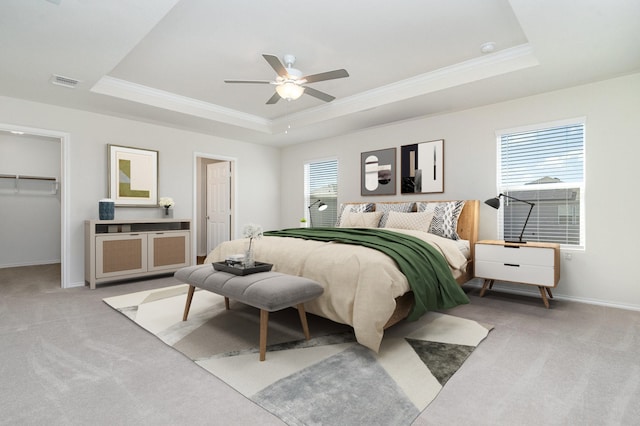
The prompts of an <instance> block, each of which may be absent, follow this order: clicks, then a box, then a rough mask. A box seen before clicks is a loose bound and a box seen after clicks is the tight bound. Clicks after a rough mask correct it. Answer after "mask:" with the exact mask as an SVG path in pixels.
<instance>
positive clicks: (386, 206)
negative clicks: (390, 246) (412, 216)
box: [376, 202, 414, 228]
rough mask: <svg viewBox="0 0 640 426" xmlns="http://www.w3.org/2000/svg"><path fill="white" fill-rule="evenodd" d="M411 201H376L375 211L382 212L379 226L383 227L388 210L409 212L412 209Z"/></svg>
mask: <svg viewBox="0 0 640 426" xmlns="http://www.w3.org/2000/svg"><path fill="white" fill-rule="evenodd" d="M413 204H414V203H413V202H411V203H376V211H377V212H382V218H381V219H380V224H379V225H378V226H379V227H380V228H384V227H385V224H386V223H387V219H388V217H389V212H403V213H409V212H411V211H413Z"/></svg>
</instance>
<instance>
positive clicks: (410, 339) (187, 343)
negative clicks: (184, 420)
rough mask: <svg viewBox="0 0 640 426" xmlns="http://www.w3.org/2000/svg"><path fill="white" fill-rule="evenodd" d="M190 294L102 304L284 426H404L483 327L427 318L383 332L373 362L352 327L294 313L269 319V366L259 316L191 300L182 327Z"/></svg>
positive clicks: (141, 295) (175, 289) (198, 297)
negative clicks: (305, 324)
mask: <svg viewBox="0 0 640 426" xmlns="http://www.w3.org/2000/svg"><path fill="white" fill-rule="evenodd" d="M187 289H188V286H187V285H178V286H172V287H167V288H162V289H157V290H150V291H142V292H137V293H132V294H126V295H123V296H116V297H110V298H107V299H104V301H105V302H106V303H107V304H108V305H110V306H111V307H113V308H114V309H116V310H118V311H119V312H121V313H122V314H124V315H126V316H127V317H128V318H129V319H131V320H132V321H133V322H135V323H136V324H138V325H139V326H141V327H142V328H144V329H145V330H147V331H149V332H150V333H152V334H154V335H155V336H157V337H158V338H159V339H160V340H162V341H163V342H164V343H166V344H167V345H169V346H171V347H173V348H174V349H176V350H178V351H180V352H182V353H183V354H184V355H186V356H187V357H189V358H190V359H191V360H193V361H194V362H195V363H196V364H198V365H199V366H201V367H202V368H204V369H205V370H207V371H208V372H210V373H211V374H214V375H215V376H217V377H218V378H220V379H221V380H223V381H225V382H226V383H227V384H229V385H230V386H231V387H233V388H234V389H236V390H237V391H238V392H240V393H241V394H242V395H244V396H245V397H247V398H249V399H250V400H252V401H254V402H255V403H257V404H259V405H260V406H262V407H263V408H265V409H266V410H268V411H270V412H272V413H273V414H275V415H276V416H278V417H279V418H281V419H282V420H283V421H284V422H285V423H287V424H290V425H333V424H335V425H338V424H339V425H355V424H370V425H407V424H410V423H411V422H412V421H413V420H415V418H416V417H417V416H418V415H419V414H420V412H421V411H422V410H424V409H425V408H426V407H427V406H428V405H429V403H430V402H431V401H433V399H434V398H435V397H436V396H437V395H438V392H440V390H441V389H442V387H443V386H444V385H445V384H446V382H447V381H448V380H449V379H450V378H451V376H452V375H453V374H454V373H455V372H456V371H457V370H458V369H459V368H460V366H461V365H462V364H463V363H464V361H465V360H466V359H467V357H468V356H469V355H471V353H472V352H473V350H474V349H475V348H476V346H477V345H478V344H479V343H480V342H481V341H482V340H483V339H484V338H485V337H486V336H487V334H488V333H489V330H490V329H491V327H490V326H486V325H481V324H479V323H477V322H475V321H471V320H467V319H462V318H458V317H454V316H451V315H445V314H441V313H435V312H430V313H427V314H426V315H424V316H423V317H422V318H420V319H419V320H418V321H414V322H406V321H404V322H401V323H400V324H397V325H395V326H393V327H391V328H390V329H388V330H387V331H386V332H385V336H384V339H383V341H382V346H381V348H380V351H379V353H377V354H376V353H374V352H373V351H371V350H369V349H367V348H365V347H363V346H361V345H359V344H357V343H356V342H355V337H354V335H353V331H352V329H351V328H350V327H347V326H345V325H342V324H337V323H334V322H332V321H328V320H326V319H324V318H320V317H317V316H315V315H308V321H309V329H310V332H311V340H309V341H306V340H305V339H304V334H303V333H302V328H301V325H300V320H299V317H298V313H297V310H295V309H285V310H282V311H279V312H272V313H271V314H270V316H269V330H268V344H269V346H268V347H267V358H266V361H264V362H260V361H259V360H258V353H259V348H258V342H259V341H258V338H259V322H260V319H259V310H258V309H255V308H252V307H250V306H246V305H243V304H241V303H239V302H234V301H231V309H230V310H228V311H227V310H225V307H224V298H223V297H222V296H218V295H216V294H213V293H210V292H207V291H196V293H195V294H194V297H193V302H192V304H191V309H190V313H189V318H188V320H187V321H182V313H183V310H184V304H185V300H186V293H187Z"/></svg>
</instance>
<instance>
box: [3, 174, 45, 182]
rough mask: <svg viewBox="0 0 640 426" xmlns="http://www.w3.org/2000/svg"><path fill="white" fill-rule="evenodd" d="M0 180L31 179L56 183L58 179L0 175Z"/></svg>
mask: <svg viewBox="0 0 640 426" xmlns="http://www.w3.org/2000/svg"><path fill="white" fill-rule="evenodd" d="M0 178H5V179H32V180H46V181H57V180H58V179H56V178H54V177H45V176H27V175H0Z"/></svg>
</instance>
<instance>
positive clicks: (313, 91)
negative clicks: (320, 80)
mask: <svg viewBox="0 0 640 426" xmlns="http://www.w3.org/2000/svg"><path fill="white" fill-rule="evenodd" d="M304 93H306V94H307V95H311V96H313V97H314V98H318V99H320V100H322V101H325V102H331V101H332V100H334V99H335V98H336V97H335V96H331V95H329V94H327V93H324V92H321V91H319V90H316V89H314V88H312V87H307V86H304Z"/></svg>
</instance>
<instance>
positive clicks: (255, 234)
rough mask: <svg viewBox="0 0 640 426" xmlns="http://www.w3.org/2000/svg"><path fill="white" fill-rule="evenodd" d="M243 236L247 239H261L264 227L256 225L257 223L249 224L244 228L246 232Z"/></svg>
mask: <svg viewBox="0 0 640 426" xmlns="http://www.w3.org/2000/svg"><path fill="white" fill-rule="evenodd" d="M242 235H244V237H245V238H250V239H254V238H260V237H262V226H260V225H256V224H255V223H249V224H247V225H245V226H244V230H243V231H242Z"/></svg>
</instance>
